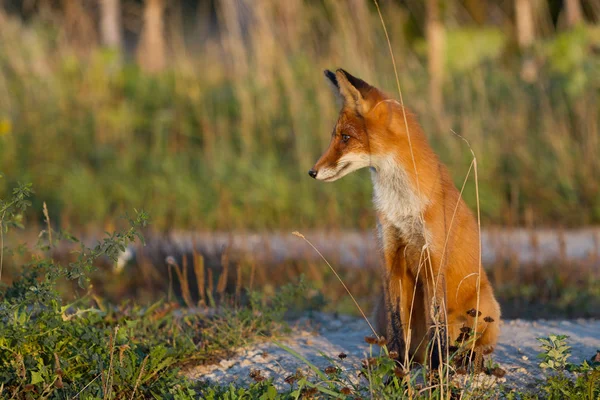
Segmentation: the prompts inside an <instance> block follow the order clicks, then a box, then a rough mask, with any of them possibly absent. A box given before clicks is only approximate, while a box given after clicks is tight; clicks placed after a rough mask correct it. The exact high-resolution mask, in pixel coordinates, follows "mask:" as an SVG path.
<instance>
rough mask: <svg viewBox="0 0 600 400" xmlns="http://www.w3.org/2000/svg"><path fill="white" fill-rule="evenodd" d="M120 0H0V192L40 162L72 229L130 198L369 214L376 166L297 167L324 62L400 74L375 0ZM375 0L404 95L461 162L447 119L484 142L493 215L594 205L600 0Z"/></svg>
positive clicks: (597, 203)
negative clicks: (330, 180) (317, 173)
mask: <svg viewBox="0 0 600 400" xmlns="http://www.w3.org/2000/svg"><path fill="white" fill-rule="evenodd" d="M112 3H116V4H117V6H119V1H114V0H113V1H107V2H100V3H96V2H91V1H83V0H82V1H72V2H58V1H56V2H55V1H49V0H48V1H43V0H39V1H34V2H19V1H5V4H4V7H0V41H1V42H2V47H1V49H0V94H1V95H0V171H3V172H4V174H5V176H6V177H7V179H5V180H0V196H4V195H5V194H7V191H8V190H9V188H11V187H13V186H15V184H16V181H24V182H34V184H35V187H36V194H35V197H34V198H33V202H34V206H35V207H34V208H35V209H36V210H41V202H42V201H46V202H47V204H48V207H49V210H50V214H51V215H52V216H54V219H55V221H56V222H57V223H58V224H59V225H60V226H63V227H70V228H76V229H82V228H92V227H94V228H93V229H96V230H99V229H101V227H104V228H106V229H110V228H111V227H112V225H113V223H114V220H115V218H116V217H118V216H120V215H122V214H123V213H124V211H125V210H127V209H131V207H143V208H144V209H146V210H147V211H148V212H149V213H150V214H151V215H152V217H153V218H152V220H153V226H154V227H156V228H161V229H162V228H171V227H178V228H189V229H252V230H262V229H274V228H306V227H318V228H325V227H327V228H331V227H343V228H370V227H371V226H372V225H373V218H372V217H373V216H372V212H371V205H370V196H371V194H370V190H371V188H370V182H369V180H368V179H367V174H366V173H358V174H356V176H350V177H347V178H345V179H343V180H342V181H340V182H337V183H335V184H330V185H324V184H319V183H316V182H314V181H313V180H311V179H309V178H308V176H307V175H306V171H307V170H308V169H309V168H310V167H311V166H312V164H313V163H314V161H315V160H316V159H317V157H318V156H319V155H320V153H321V152H322V151H323V150H324V149H325V147H326V145H327V143H328V139H329V132H330V130H331V128H332V126H333V124H334V122H335V117H336V113H337V105H336V104H335V101H334V98H333V96H332V95H331V94H330V90H329V88H328V87H327V85H326V84H325V82H324V79H323V77H322V73H321V71H322V70H323V69H325V68H335V67H344V68H345V69H347V70H349V71H351V72H352V73H354V74H356V75H358V76H360V77H363V78H364V79H366V80H367V81H369V82H371V83H373V84H374V85H378V86H380V87H382V88H384V89H386V90H387V91H388V92H389V93H390V94H393V95H395V94H396V90H395V84H394V73H393V70H392V66H391V63H390V60H389V55H388V52H387V48H386V46H387V44H386V43H385V41H384V36H383V34H382V30H381V28H380V23H379V21H378V17H377V14H376V11H375V8H374V6H373V3H372V2H371V1H367V0H352V1H349V2H340V1H334V0H320V1H314V2H312V1H311V2H308V1H302V0H286V1H285V2H279V1H272V0H264V1H261V2H260V5H257V4H254V3H253V2H250V1H247V0H223V1H206V2H191V1H181V2H179V1H176V2H168V4H167V2H164V1H161V0H152V1H146V2H145V3H143V4H142V3H140V2H136V1H126V0H123V1H122V4H121V5H120V8H117V10H120V13H119V14H118V15H117V17H118V18H117V21H118V22H119V23H120V24H118V25H116V28H114V25H113V28H111V25H110V24H108V25H106V19H107V18H108V19H109V22H110V14H108V16H107V13H106V7H108V6H107V4H109V5H110V4H112ZM570 3H577V4H576V6H577V10H578V13H576V14H573V13H572V12H571V14H569V13H568V12H567V11H568V5H569V4H570ZM98 4H100V6H98ZM523 4H525V5H526V8H525V10H526V11H527V10H528V11H527V12H525V14H523V11H522V10H523V9H522V7H523ZM103 7H104V8H103ZM381 7H382V10H383V15H384V19H385V20H386V22H387V24H388V27H389V29H390V35H391V38H392V45H393V48H394V51H395V53H396V57H397V59H398V63H399V72H400V80H401V84H402V88H403V92H404V101H405V103H406V104H408V105H409V106H410V107H411V108H412V109H413V110H414V111H416V112H417V114H418V115H419V116H420V120H421V122H422V124H423V125H424V127H425V129H426V132H427V133H428V134H429V136H430V138H431V141H432V144H433V146H434V147H435V149H436V150H437V151H438V153H439V154H440V155H441V157H442V159H443V160H444V161H445V162H446V163H447V164H448V166H449V167H450V169H451V171H452V174H453V176H454V177H455V179H456V181H457V182H462V179H463V178H464V176H465V174H466V171H467V169H468V165H469V161H470V157H471V156H470V153H469V151H468V149H467V148H466V147H465V144H464V143H463V142H462V141H461V140H458V139H457V138H456V137H455V136H454V135H453V134H452V133H451V132H452V130H454V131H456V132H457V133H459V134H461V135H462V136H464V137H465V138H467V139H468V140H469V141H470V143H471V145H472V146H473V148H474V150H475V152H476V154H477V157H478V162H479V178H480V182H479V185H480V191H481V207H482V213H483V218H484V222H485V223H488V224H491V223H495V224H511V225H515V224H524V223H527V224H545V225H569V226H573V225H580V224H593V223H598V222H600V195H599V181H598V179H597V176H596V175H597V173H598V171H600V161H599V160H600V159H599V158H598V157H597V154H598V152H599V151H600V140H599V139H598V137H599V123H600V112H599V101H598V96H599V88H600V73H599V71H600V39H599V38H600V28H599V27H598V25H597V20H598V17H599V16H600V9H599V8H598V6H597V4H596V2H593V1H581V2H578V1H577V2H573V1H564V2H560V1H550V2H545V1H537V0H525V1H523V0H518V1H515V2H511V1H503V2H494V1H489V2H473V1H466V0H464V1H459V0H454V1H444V2H436V1H428V2H425V3H421V2H418V1H408V0H407V1H392V0H389V1H381ZM519 7H521V8H519ZM527 7H528V8H527ZM519 10H521V11H519ZM109 11H110V10H109ZM153 13H154V14H153ZM519 13H521V14H519ZM523 15H525V17H523ZM573 15H575V16H573ZM519 16H520V18H518V17H519ZM527 16H528V18H529V19H527ZM524 18H525V19H524ZM523 20H524V21H526V22H527V21H529V22H528V23H526V24H523V23H522V22H521V23H520V22H519V21H523ZM107 26H108V28H107ZM111 29H112V30H111ZM432 29H433V31H432ZM435 29H438V30H437V31H435ZM111 32H112V35H113V36H111ZM432 32H438V33H432ZM440 32H441V33H440ZM440 34H441V36H440ZM115 35H116V36H115ZM436 35H437V36H436ZM115 37H116V38H115ZM433 37H441V38H442V40H441V41H440V40H437V41H436V40H433V39H432V38H433ZM427 38H429V39H431V40H426V39H427ZM432 42H435V43H438V44H437V45H436V46H438V47H439V46H441V47H439V49H440V50H439V51H435V52H433V53H432V52H431V51H432V50H431V43H432ZM148 43H150V44H148ZM433 50H435V49H433ZM435 55H437V56H435ZM434 63H435V65H434ZM438 64H439V65H438ZM472 189H473V188H472V187H470V188H468V189H467V193H468V194H467V195H466V198H467V200H468V201H469V202H470V203H471V204H473V203H474V195H473V190H472ZM33 219H34V221H33V222H36V221H41V220H42V217H41V213H40V214H38V215H37V216H35V215H34V217H33Z"/></svg>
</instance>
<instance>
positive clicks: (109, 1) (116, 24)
mask: <svg viewBox="0 0 600 400" xmlns="http://www.w3.org/2000/svg"><path fill="white" fill-rule="evenodd" d="M100 35H101V40H102V45H103V46H105V47H108V48H112V49H115V50H121V45H122V40H123V35H122V30H121V2H120V0H100Z"/></svg>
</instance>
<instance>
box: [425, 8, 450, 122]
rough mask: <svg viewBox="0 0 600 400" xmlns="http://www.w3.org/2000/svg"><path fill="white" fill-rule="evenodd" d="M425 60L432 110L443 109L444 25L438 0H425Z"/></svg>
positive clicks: (437, 111)
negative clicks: (426, 62)
mask: <svg viewBox="0 0 600 400" xmlns="http://www.w3.org/2000/svg"><path fill="white" fill-rule="evenodd" d="M426 11H427V27H426V29H427V31H426V37H427V60H428V68H429V97H430V99H431V104H432V107H433V109H434V111H435V112H436V113H437V114H438V115H441V114H442V113H443V111H444V96H443V85H444V60H445V51H444V50H445V49H444V25H443V23H442V20H441V18H440V5H439V3H438V0H427V3H426Z"/></svg>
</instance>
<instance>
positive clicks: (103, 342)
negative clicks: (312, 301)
mask: <svg viewBox="0 0 600 400" xmlns="http://www.w3.org/2000/svg"><path fill="white" fill-rule="evenodd" d="M30 195H31V188H30V186H29V185H21V186H19V187H18V188H16V189H15V190H14V191H13V196H12V197H11V198H10V199H9V200H8V201H0V216H1V218H0V223H1V226H0V228H1V229H2V233H3V235H5V234H9V233H12V231H13V230H14V229H15V227H17V226H18V225H19V221H21V220H22V219H23V213H24V212H25V210H26V209H27V207H28V206H29V201H28V198H29V196H30ZM46 214H47V213H46ZM47 215H48V214H47ZM129 223H130V228H128V229H126V230H125V231H123V232H116V233H112V234H109V235H108V236H107V237H106V238H104V239H103V240H102V241H100V242H99V243H98V244H97V245H96V246H94V247H93V248H88V247H86V246H84V245H83V244H81V243H79V244H80V248H79V250H78V251H77V252H76V254H75V257H74V260H73V261H72V262H68V263H60V262H58V261H56V260H54V259H53V258H52V257H51V255H50V254H51V252H50V251H51V249H52V248H54V247H55V246H57V245H58V243H59V242H60V241H61V240H70V241H77V239H75V238H73V237H71V236H70V235H66V234H64V233H62V232H60V231H54V230H53V229H52V227H51V224H50V221H49V218H48V229H47V230H44V231H42V232H41V233H40V235H39V241H38V243H37V245H36V246H35V247H34V248H31V249H26V248H24V247H20V248H19V249H18V253H20V256H19V257H21V258H25V259H27V261H26V262H25V263H23V264H22V265H21V268H20V270H21V274H20V275H19V276H17V277H14V279H13V281H12V283H11V284H8V285H7V284H4V283H3V284H2V286H1V287H0V396H2V398H13V399H29V398H50V399H66V398H81V399H93V398H104V399H116V398H131V399H133V398H160V399H163V398H171V399H175V398H192V397H194V396H195V397H198V391H197V388H195V386H194V384H193V382H191V381H189V380H187V379H185V378H184V377H182V376H181V375H180V374H179V369H180V368H181V367H182V366H183V365H185V364H186V363H192V362H193V363H195V364H203V363H213V362H218V361H219V360H220V359H222V358H225V357H228V356H230V355H231V354H232V352H233V349H235V348H238V347H240V346H243V345H247V344H248V343H251V342H253V341H256V340H262V339H264V338H269V337H274V336H277V335H281V334H282V333H283V332H285V324H284V323H283V321H282V316H283V314H284V312H285V311H286V310H287V309H288V307H290V305H291V304H293V301H294V299H296V298H298V296H300V295H301V293H303V290H304V286H303V284H302V283H300V284H294V285H287V286H284V287H281V288H279V290H278V291H277V292H276V293H275V294H274V295H272V296H270V298H269V299H266V298H264V297H263V296H260V295H258V294H257V293H253V292H250V291H248V292H247V293H248V299H247V301H246V302H245V303H244V305H243V306H241V305H236V304H234V303H233V301H230V300H229V299H228V298H226V297H223V298H222V299H221V301H220V303H219V305H218V306H217V305H213V307H212V308H211V309H208V308H206V307H202V308H194V309H183V308H182V307H181V306H180V305H179V304H177V303H173V302H167V301H164V300H162V301H158V302H155V303H153V304H148V305H145V306H140V305H137V304H135V303H133V302H125V303H122V304H120V305H115V304H114V303H108V302H106V301H105V300H104V299H102V298H100V297H99V296H97V294H96V293H95V291H94V289H93V286H92V285H90V280H89V275H90V274H91V273H92V272H93V270H94V269H95V267H94V265H95V264H96V262H97V261H98V260H99V259H100V258H102V257H108V258H110V259H113V260H116V256H117V254H118V252H119V251H121V250H122V249H124V247H125V246H127V245H128V244H129V243H130V242H131V241H133V240H135V239H136V238H138V239H140V240H141V239H142V237H141V236H140V235H139V229H140V228H141V227H143V226H145V224H146V223H147V215H146V214H145V213H144V212H139V213H137V215H136V217H135V218H131V219H129ZM3 237H4V236H3ZM13 250H15V249H11V248H5V247H4V244H3V245H2V254H3V256H4V255H6V257H7V258H9V259H10V258H12V257H13V256H16V255H17V254H16V253H15V252H13ZM5 253H6V254H5ZM65 281H67V282H69V281H71V282H75V283H77V284H78V285H79V286H80V288H82V289H84V290H85V291H86V292H87V293H86V294H85V295H84V296H79V297H76V298H74V299H72V301H70V302H67V301H65V300H64V297H63V293H60V292H59V288H61V287H64V282H65ZM61 283H62V284H61Z"/></svg>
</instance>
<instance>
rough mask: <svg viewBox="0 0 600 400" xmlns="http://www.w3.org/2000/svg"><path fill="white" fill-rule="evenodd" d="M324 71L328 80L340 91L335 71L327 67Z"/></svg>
mask: <svg viewBox="0 0 600 400" xmlns="http://www.w3.org/2000/svg"><path fill="white" fill-rule="evenodd" d="M323 73H324V74H325V78H327V81H328V82H329V83H330V84H331V85H332V86H334V88H335V89H336V91H338V92H339V90H340V85H338V81H337V78H336V77H335V73H333V72H331V71H330V70H328V69H326V70H325V71H323Z"/></svg>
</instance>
